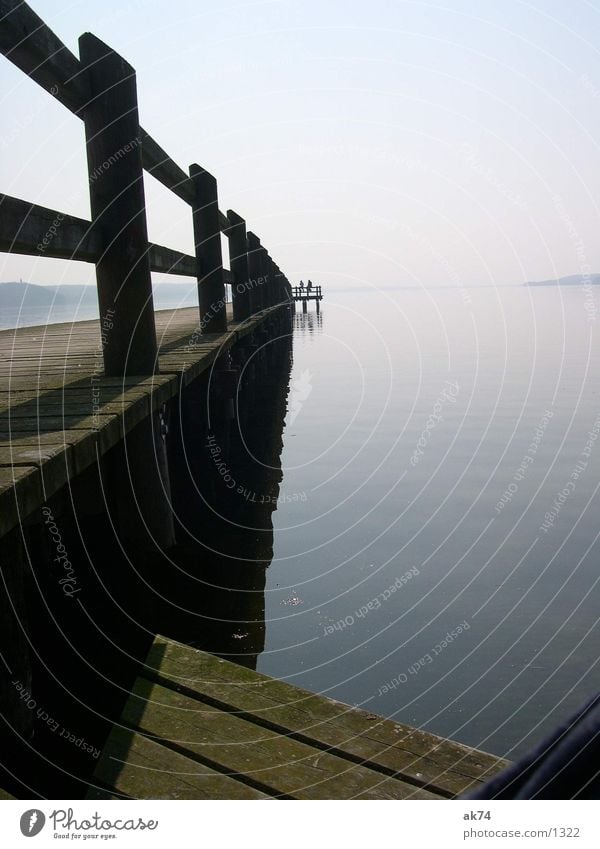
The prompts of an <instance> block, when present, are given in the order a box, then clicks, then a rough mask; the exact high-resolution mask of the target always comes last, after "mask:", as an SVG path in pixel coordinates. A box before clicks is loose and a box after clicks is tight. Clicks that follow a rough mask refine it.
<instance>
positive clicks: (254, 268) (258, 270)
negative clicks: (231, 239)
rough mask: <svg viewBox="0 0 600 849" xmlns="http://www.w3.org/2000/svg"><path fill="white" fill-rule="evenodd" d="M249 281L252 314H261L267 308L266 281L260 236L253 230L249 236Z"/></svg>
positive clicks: (249, 232) (247, 239)
mask: <svg viewBox="0 0 600 849" xmlns="http://www.w3.org/2000/svg"><path fill="white" fill-rule="evenodd" d="M246 241H247V256H248V279H249V285H250V287H251V288H250V301H251V305H252V312H253V313H255V312H259V311H260V310H262V309H264V308H265V307H266V306H267V295H266V286H265V281H264V278H263V276H262V263H261V257H262V253H261V244H260V239H259V238H258V236H257V235H256V234H255V233H253V232H252V231H251V230H249V231H248V234H247V238H246Z"/></svg>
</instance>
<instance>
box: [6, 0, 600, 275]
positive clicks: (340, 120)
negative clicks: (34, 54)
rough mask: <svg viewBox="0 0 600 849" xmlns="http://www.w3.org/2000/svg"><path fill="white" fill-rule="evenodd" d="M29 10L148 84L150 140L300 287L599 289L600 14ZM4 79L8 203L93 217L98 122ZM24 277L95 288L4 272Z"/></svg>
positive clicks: (153, 215)
mask: <svg viewBox="0 0 600 849" xmlns="http://www.w3.org/2000/svg"><path fill="white" fill-rule="evenodd" d="M31 5H32V6H33V8H34V9H35V10H36V12H38V14H39V15H41V17H42V18H44V19H45V20H46V22H47V23H48V24H49V25H50V26H51V27H52V28H53V29H54V30H55V32H56V33H57V34H58V35H59V36H60V37H61V38H62V40H63V41H64V42H65V43H66V44H67V46H68V47H69V48H70V49H71V50H72V51H73V52H74V53H75V54H76V55H77V38H78V36H79V35H80V34H81V33H82V32H84V31H86V30H89V31H91V32H94V33H95V34H96V35H98V36H99V37H100V38H102V39H103V40H104V41H106V42H107V43H109V44H110V45H112V46H113V47H114V48H115V49H116V50H117V51H118V52H120V53H121V54H122V55H123V56H124V57H125V58H126V59H127V60H128V61H129V62H130V63H131V64H132V65H133V66H134V67H135V68H136V70H137V74H138V77H137V79H138V93H139V102H140V120H141V123H142V124H143V125H144V127H145V128H146V129H147V130H148V131H149V132H150V133H152V135H154V137H155V138H156V140H157V141H158V142H159V143H160V144H161V145H162V146H163V147H164V148H165V149H166V150H167V151H168V152H169V153H170V154H171V156H172V157H173V158H174V159H175V160H176V161H177V162H178V163H179V164H180V165H181V166H182V167H183V168H184V169H185V170H186V171H187V168H188V166H189V164H190V163H192V162H198V163H199V164H200V165H202V166H204V167H206V168H207V169H208V170H210V171H212V172H213V173H214V174H215V175H216V176H217V178H218V180H219V195H220V206H221V209H223V210H225V209H227V208H234V209H236V210H237V211H238V212H239V213H240V214H242V215H243V216H244V217H245V218H246V220H247V221H248V223H249V227H250V228H251V229H252V230H254V231H255V232H256V233H257V234H258V235H259V236H260V237H261V239H262V241H263V243H264V244H265V245H266V246H267V247H268V249H269V251H270V253H271V255H272V256H273V257H274V258H275V259H276V260H277V262H278V263H279V265H280V266H281V268H282V269H283V270H284V271H285V272H286V273H287V275H288V276H289V277H290V279H292V281H293V282H296V281H297V280H298V279H299V278H300V277H303V278H304V279H306V278H307V277H311V278H312V279H313V280H317V281H320V282H323V283H326V284H327V285H329V286H331V285H336V286H350V285H369V284H373V285H376V286H385V287H387V286H393V285H395V284H403V285H414V284H418V285H424V286H430V285H456V286H458V285H465V286H470V285H478V284H484V285H490V284H495V283H498V284H502V283H519V282H521V281H523V280H526V279H543V278H548V277H555V276H560V275H564V274H572V273H577V272H579V271H581V270H583V271H585V270H586V267H587V266H588V265H589V266H590V267H591V269H592V270H594V271H599V272H600V220H599V219H600V215H599V209H598V198H600V151H599V141H600V53H599V47H600V0H592V2H586V0H535V2H519V0H492V1H491V2H486V0H450V1H449V2H446V3H439V4H438V3H434V2H404V0H370V1H369V2H365V0H360V2H357V1H356V0H290V1H289V2H286V0H283V1H282V2H279V0H274V1H273V2H233V0H219V2H210V3H209V2H206V1H205V0H172V2H170V3H165V2H164V0H160V2H159V0H131V2H128V1H127V0H122V2H118V3H117V2H113V0H86V2H74V3H70V2H68V0H61V2H59V3H56V0H34V1H33V2H32V4H31ZM165 11H167V12H168V13H169V14H170V17H169V18H165ZM0 82H1V88H0V92H1V94H0V97H1V98H2V110H1V117H0V150H1V164H0V190H1V191H3V192H5V193H7V194H10V195H14V196H17V197H21V198H25V199H27V200H30V201H34V202H37V203H40V204H42V205H45V206H49V207H53V208H56V209H59V210H62V211H66V212H70V213H73V214H76V215H80V216H83V217H86V218H87V217H89V200H88V192H87V180H86V174H87V172H86V161H85V145H84V132H83V124H82V123H81V122H80V121H79V120H78V119H77V118H75V117H73V116H72V115H71V114H70V113H69V112H68V111H67V110H66V109H64V108H63V107H61V106H60V105H59V104H57V103H56V102H54V101H53V99H52V98H51V97H50V96H49V95H47V94H46V93H45V92H43V91H42V90H41V89H39V88H38V87H37V86H36V85H35V84H34V83H32V82H31V81H30V80H28V79H27V77H25V76H24V75H23V74H22V73H21V72H20V71H17V70H16V69H15V68H14V67H13V66H12V64H11V63H10V62H9V61H7V60H6V59H4V58H3V57H0ZM146 198H147V204H148V220H149V230H150V238H151V239H152V240H154V241H157V242H160V243H161V244H164V245H169V246H170V247H173V248H179V249H182V250H185V251H187V252H190V253H191V252H193V244H192V224H191V215H190V210H189V208H188V207H187V206H186V204H184V203H183V202H182V201H179V200H177V199H176V198H175V197H174V196H172V195H171V194H170V193H169V192H168V191H167V190H166V189H163V188H162V187H161V186H159V185H158V184H157V183H156V182H155V181H154V180H153V179H152V178H151V177H147V178H146ZM19 277H23V279H26V280H29V281H31V282H38V283H48V282H61V281H62V282H69V283H75V282H92V281H93V280H94V276H93V266H89V265H87V264H83V263H81V264H80V263H65V262H62V261H57V260H50V259H31V260H29V259H28V258H25V257H9V256H7V255H6V254H3V255H1V257H0V279H1V280H11V279H18V278H19ZM171 279H172V280H174V281H177V280H181V279H182V278H176V277H172V278H171Z"/></svg>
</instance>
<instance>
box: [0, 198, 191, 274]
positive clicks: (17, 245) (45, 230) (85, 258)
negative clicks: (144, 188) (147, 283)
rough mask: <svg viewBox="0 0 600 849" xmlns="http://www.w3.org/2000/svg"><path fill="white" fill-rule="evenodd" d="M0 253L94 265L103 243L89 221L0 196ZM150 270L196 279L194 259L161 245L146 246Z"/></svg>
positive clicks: (18, 199) (101, 251)
mask: <svg viewBox="0 0 600 849" xmlns="http://www.w3.org/2000/svg"><path fill="white" fill-rule="evenodd" d="M0 215H1V216H2V229H1V230H0V251H3V252H5V253H11V254H24V255H28V256H45V257H53V258H54V259H72V260H77V261H79V262H97V260H98V259H99V258H100V257H101V256H102V253H103V250H104V242H103V239H102V237H101V235H100V233H99V232H98V231H96V230H94V228H93V225H92V222H91V221H86V220H85V219H83V218H76V217H75V216H74V215H67V214H66V213H64V212H58V211H57V210H55V209H48V208H47V207H44V206H38V205H37V204H34V203H30V202H29V201H26V200H21V199H20V198H14V197H10V195H4V194H0ZM148 255H149V262H150V269H151V270H152V271H157V272H161V273H163V274H180V275H184V276H187V277H197V276H198V272H197V267H196V259H195V257H193V256H190V255H188V254H184V253H182V252H181V251H176V250H172V249H171V248H165V247H163V246H162V245H154V244H149V245H148Z"/></svg>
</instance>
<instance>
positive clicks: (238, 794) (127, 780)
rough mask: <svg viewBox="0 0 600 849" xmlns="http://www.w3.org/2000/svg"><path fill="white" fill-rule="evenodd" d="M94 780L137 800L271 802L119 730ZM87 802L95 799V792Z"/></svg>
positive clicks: (102, 757)
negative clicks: (239, 800)
mask: <svg viewBox="0 0 600 849" xmlns="http://www.w3.org/2000/svg"><path fill="white" fill-rule="evenodd" d="M94 779H96V780H97V781H101V782H102V784H103V785H107V786H109V787H111V788H112V790H114V791H117V792H118V793H122V794H124V795H126V796H128V797H130V798H134V799H266V798H268V797H267V795H266V794H265V793H261V792H260V791H259V790H255V789H254V788H253V787H249V786H248V785H247V784H243V783H242V782H241V781H236V780H235V779H234V778H231V777H229V776H228V775H223V774H221V773H219V772H217V771H216V770H215V769H211V767H209V766H206V765H204V764H199V763H198V762H197V761H193V760H191V759H190V758H186V757H185V756H184V755H181V754H179V753H178V752H174V751H172V750H171V749H167V748H166V747H165V746H161V745H159V744H158V743H155V742H154V741H153V740H149V739H148V738H147V737H144V736H142V735H141V734H136V733H135V732H133V731H130V730H127V729H125V728H120V727H118V726H117V727H115V728H114V729H113V731H112V732H111V734H110V737H109V738H108V740H107V742H106V745H105V746H104V749H103V750H102V756H101V758H100V760H99V761H98V766H97V767H96V770H95V772H94ZM103 795H104V794H103ZM87 798H88V799H89V798H96V793H95V792H94V790H93V789H92V790H91V791H90V792H89V793H88V794H87Z"/></svg>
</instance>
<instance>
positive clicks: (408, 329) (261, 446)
mask: <svg viewBox="0 0 600 849" xmlns="http://www.w3.org/2000/svg"><path fill="white" fill-rule="evenodd" d="M596 303H598V304H600V287H598V288H597V289H594V290H592V292H591V293H585V292H583V291H582V290H581V289H580V288H576V287H560V288H558V287H540V288H526V287H514V288H510V287H506V288H499V289H492V288H486V289H483V288H482V289H474V288H473V289H468V290H455V289H453V290H448V289H435V290H429V291H421V290H414V289H396V290H387V291H377V290H375V289H373V290H364V291H338V292H334V291H333V290H330V289H326V296H325V300H324V302H323V305H322V311H321V314H320V315H316V314H315V312H314V306H313V307H312V308H311V311H309V313H308V314H306V315H303V314H302V313H301V312H300V311H298V312H297V313H296V315H295V318H294V331H293V334H292V339H291V340H290V339H287V340H283V341H282V342H281V343H279V344H278V345H277V346H274V347H273V350H272V351H270V352H269V356H270V357H271V366H270V367H269V368H268V369H267V371H266V372H265V370H264V364H263V367H262V368H263V370H262V372H261V369H260V368H257V369H256V374H257V375H258V379H259V381H260V382H261V387H262V390H261V389H258V388H257V387H256V380H255V381H254V384H253V382H252V381H253V379H249V380H248V381H247V386H246V388H245V390H244V392H245V393H246V400H245V402H244V408H245V413H244V416H242V417H241V418H240V417H238V419H237V420H232V421H230V422H229V423H228V424H227V426H226V431H227V433H226V441H227V444H228V445H231V446H233V447H231V448H225V446H224V449H223V450H224V452H225V454H224V456H225V455H227V462H228V468H229V469H230V473H231V475H232V477H233V479H234V480H235V482H236V491H237V487H238V486H239V488H240V492H241V495H237V496H236V497H234V498H233V502H232V504H233V506H232V504H229V505H228V507H227V508H226V509H225V510H224V512H223V513H222V515H221V516H220V517H216V518H215V516H216V513H211V509H212V508H210V505H209V508H210V509H209V510H208V518H207V519H204V520H203V519H199V517H198V515H199V514H197V513H194V510H195V508H194V510H191V513H192V514H193V515H192V517H191V519H190V522H191V525H194V524H195V525H197V528H196V530H197V529H200V531H202V529H204V532H206V529H210V528H213V529H214V538H213V539H212V540H211V541H208V540H207V538H206V536H204V538H203V539H200V537H201V534H200V536H198V537H197V538H196V535H195V533H194V534H190V542H189V544H182V545H181V546H179V547H178V549H177V550H176V551H175V552H173V554H172V560H171V562H172V563H175V564H176V566H177V568H178V569H179V570H180V571H179V573H178V578H177V581H173V580H172V572H171V571H170V570H166V569H165V570H159V571H160V574H161V575H162V578H163V580H164V586H163V587H162V588H161V595H162V597H163V598H164V603H165V611H162V612H161V613H160V614H159V616H158V619H157V622H156V630H159V631H161V632H162V633H165V634H167V635H168V636H172V637H174V638H176V639H181V640H184V641H187V642H189V643H191V644H192V645H198V646H201V647H203V648H206V649H208V650H210V651H214V652H216V653H219V654H222V655H224V656H227V657H230V658H232V659H235V660H237V661H238V662H241V663H245V664H247V665H249V666H252V667H254V668H257V669H258V670H259V671H261V672H264V673H267V674H269V675H272V676H275V677H277V678H281V679H283V680H286V681H289V682H290V683H292V684H296V685H298V686H300V687H304V688H306V689H308V690H312V691H314V692H319V693H323V694H325V695H327V696H330V697H333V698H336V699H339V700H341V701H345V702H348V703H351V704H355V705H360V706H362V707H363V708H366V709H367V710H369V711H372V712H374V713H380V714H383V715H385V716H388V717H392V718H394V719H396V720H398V721H400V722H406V723H408V724H411V725H415V726H418V727H422V728H424V729H427V730H430V731H432V732H434V733H437V734H440V735H442V736H445V737H451V738H454V739H456V740H459V741H462V742H464V743H467V744H469V745H473V746H477V747H480V748H482V749H484V750H488V751H492V752H495V753H498V754H501V755H506V756H508V757H515V756H516V755H518V754H519V753H520V752H522V751H524V750H525V749H526V748H528V747H529V746H531V745H532V744H533V743H534V742H535V741H536V740H537V739H539V738H540V736H541V735H543V734H544V733H545V732H548V731H549V730H550V729H551V728H552V727H553V726H554V725H556V723H557V722H559V721H560V720H561V719H563V718H564V717H566V716H567V715H568V714H569V713H570V712H571V711H572V710H573V709H574V708H575V707H577V706H578V705H579V704H580V702H581V701H583V700H584V699H585V698H586V697H588V696H590V695H591V694H592V693H593V692H595V691H596V690H598V680H599V676H598V668H597V663H598V646H599V640H598V588H597V582H598V574H599V569H598V563H599V561H600V544H599V541H598V534H599V528H600V523H599V521H598V514H599V508H600V503H599V502H600V497H599V495H598V488H599V486H600V445H598V444H597V443H598V441H599V440H598V435H599V433H600V382H599V380H598V376H597V373H596V369H597V368H598V365H597V364H598V363H599V362H600V356H599V355H600V351H599V350H598V348H599V343H598V331H597V329H596V322H595V320H591V319H593V318H594V316H595V310H596ZM178 305H180V304H170V303H167V302H165V303H163V304H161V306H164V307H167V306H178ZM60 317H61V318H62V319H63V320H72V319H73V318H74V316H73V315H72V314H71V315H64V316H63V315H61V316H60ZM85 317H87V316H85ZM57 318H58V316H56V317H55V320H56V319H57ZM82 318H84V316H83V315H77V319H82ZM7 320H8V318H7ZM30 320H31V319H30ZM21 321H22V323H27V317H26V316H21ZM269 345H272V343H271V342H268V343H267V346H269ZM290 349H291V350H290ZM290 355H291V358H290ZM273 358H275V359H273ZM274 361H275V362H277V363H279V364H280V368H278V369H273V368H272V363H273V362H274ZM248 369H249V370H252V369H254V366H253V365H252V364H250V365H249V366H248ZM265 374H267V375H270V376H271V377H270V378H269V379H267V380H265V377H264V375H265ZM261 375H262V377H261ZM286 408H287V410H286ZM191 425H192V426H191V432H192V438H194V439H196V441H197V442H198V443H200V440H201V439H202V440H205V438H206V434H204V435H203V436H202V437H200V436H199V435H195V436H194V428H195V425H194V422H191ZM198 433H199V431H198ZM221 438H222V436H221V435H219V439H221ZM196 447H197V449H198V450H200V449H201V448H202V446H201V445H200V444H199V445H198V446H196ZM203 450H204V449H203ZM199 463H200V465H201V466H202V463H204V466H202V468H203V469H204V471H203V472H202V473H201V474H198V479H199V483H200V490H201V492H200V494H201V496H202V499H206V501H207V503H208V502H209V501H210V500H211V498H212V499H214V505H213V506H214V507H215V508H216V509H217V512H220V511H221V508H222V506H223V494H224V492H223V488H222V481H221V480H220V479H219V475H218V474H217V472H216V469H215V466H214V463H213V460H212V458H211V457H210V455H209V453H208V452H206V456H205V457H204V459H202V458H200V459H199ZM219 487H221V489H219ZM184 501H185V499H184ZM184 507H185V504H184Z"/></svg>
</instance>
